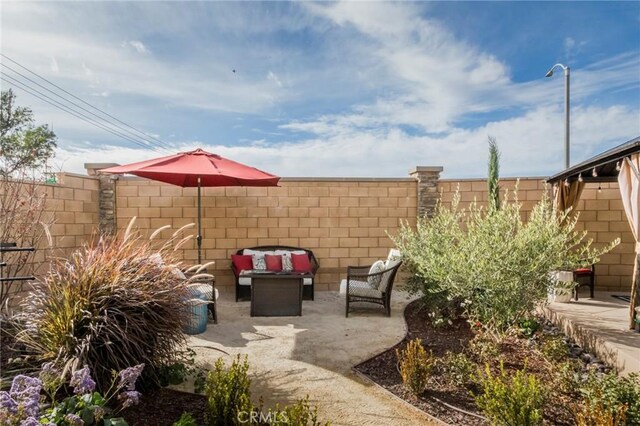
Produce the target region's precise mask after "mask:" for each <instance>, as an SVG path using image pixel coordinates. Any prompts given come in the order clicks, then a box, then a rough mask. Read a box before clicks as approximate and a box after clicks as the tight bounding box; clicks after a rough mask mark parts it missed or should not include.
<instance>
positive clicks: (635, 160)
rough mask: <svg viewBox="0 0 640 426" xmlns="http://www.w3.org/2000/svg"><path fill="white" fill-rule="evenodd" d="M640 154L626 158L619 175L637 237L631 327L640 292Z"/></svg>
mask: <svg viewBox="0 0 640 426" xmlns="http://www.w3.org/2000/svg"><path fill="white" fill-rule="evenodd" d="M639 170H640V154H633V155H632V156H631V157H629V158H625V160H624V161H623V162H622V167H621V168H620V174H619V175H618V185H619V187H620V195H621V196H622V205H623V206H624V211H625V213H626V214H627V219H628V220H629V226H630V227H631V232H632V233H633V237H634V238H635V239H636V261H635V265H634V267H633V281H632V283H631V303H630V306H629V327H630V328H633V327H634V324H633V318H634V315H635V307H636V304H637V299H638V297H637V294H638V274H639V270H638V256H639V255H640V244H639V243H638V237H639V236H640V174H639Z"/></svg>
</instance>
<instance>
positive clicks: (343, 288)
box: [340, 280, 347, 295]
mask: <svg viewBox="0 0 640 426" xmlns="http://www.w3.org/2000/svg"><path fill="white" fill-rule="evenodd" d="M340 294H341V295H343V294H347V280H342V281H340Z"/></svg>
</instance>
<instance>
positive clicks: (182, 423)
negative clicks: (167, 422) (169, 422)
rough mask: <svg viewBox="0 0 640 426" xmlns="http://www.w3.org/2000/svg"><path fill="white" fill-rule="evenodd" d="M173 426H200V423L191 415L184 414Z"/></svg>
mask: <svg viewBox="0 0 640 426" xmlns="http://www.w3.org/2000/svg"><path fill="white" fill-rule="evenodd" d="M173 426H198V423H197V422H196V419H194V418H193V416H192V415H191V413H182V415H181V416H180V418H179V419H178V421H177V422H175V423H174V424H173Z"/></svg>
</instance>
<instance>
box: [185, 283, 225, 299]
mask: <svg viewBox="0 0 640 426" xmlns="http://www.w3.org/2000/svg"><path fill="white" fill-rule="evenodd" d="M189 288H191V289H193V290H196V291H199V292H200V293H202V295H203V296H204V297H205V299H206V300H212V299H211V289H212V288H213V287H212V286H211V284H199V285H194V286H189ZM213 290H214V294H215V296H216V298H215V300H218V297H219V296H220V294H219V293H218V289H217V288H214V289H213Z"/></svg>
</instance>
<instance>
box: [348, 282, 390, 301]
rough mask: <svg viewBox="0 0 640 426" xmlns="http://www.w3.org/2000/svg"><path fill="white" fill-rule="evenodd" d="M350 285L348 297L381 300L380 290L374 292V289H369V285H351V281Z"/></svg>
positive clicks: (362, 283)
mask: <svg viewBox="0 0 640 426" xmlns="http://www.w3.org/2000/svg"><path fill="white" fill-rule="evenodd" d="M350 284H351V285H349V295H350V296H359V297H374V298H376V299H380V298H382V292H381V291H380V290H376V289H374V288H371V287H369V283H366V282H358V285H352V284H353V280H351V283H350Z"/></svg>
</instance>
